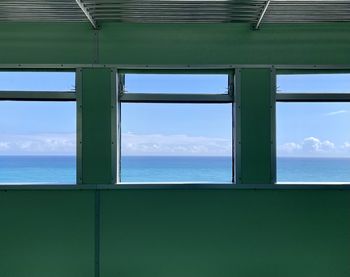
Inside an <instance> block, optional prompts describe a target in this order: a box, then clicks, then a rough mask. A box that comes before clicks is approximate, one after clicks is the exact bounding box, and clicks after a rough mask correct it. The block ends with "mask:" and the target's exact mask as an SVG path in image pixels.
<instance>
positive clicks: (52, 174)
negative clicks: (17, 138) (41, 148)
mask: <svg viewBox="0 0 350 277" xmlns="http://www.w3.org/2000/svg"><path fill="white" fill-rule="evenodd" d="M0 183H1V184H13V183H25V184H27V183H35V184H48V183H50V184H74V183H76V159H75V157H73V156H0Z"/></svg>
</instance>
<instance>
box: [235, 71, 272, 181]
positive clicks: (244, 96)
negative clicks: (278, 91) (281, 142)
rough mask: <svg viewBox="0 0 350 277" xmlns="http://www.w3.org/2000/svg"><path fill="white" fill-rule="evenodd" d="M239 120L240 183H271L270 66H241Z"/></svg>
mask: <svg viewBox="0 0 350 277" xmlns="http://www.w3.org/2000/svg"><path fill="white" fill-rule="evenodd" d="M240 76H241V84H240V87H241V95H240V113H241V116H240V118H241V120H240V122H237V124H240V129H241V137H240V140H239V143H240V145H239V147H241V151H240V152H241V153H240V159H241V170H240V171H241V176H240V183H243V184H269V183H271V180H272V178H271V174H272V164H271V141H272V138H271V127H272V124H271V69H241V70H240Z"/></svg>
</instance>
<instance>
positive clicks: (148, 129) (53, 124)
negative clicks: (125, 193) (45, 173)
mask: <svg viewBox="0 0 350 277" xmlns="http://www.w3.org/2000/svg"><path fill="white" fill-rule="evenodd" d="M43 80H45V81H43ZM126 82H127V86H126V88H127V91H128V92H130V93H132V92H141V93H142V92H148V93H150V92H158V93H159V92H162V91H163V92H166V93H181V92H182V93H184V92H186V93H200V92H203V93H215V92H219V93H224V92H225V91H227V76H224V75H212V76H209V75H207V76H203V75H202V76H201V75H190V76H183V75H175V76H170V75H166V74H165V75H161V77H160V78H159V79H158V82H156V76H155V75H151V76H147V77H145V76H142V75H134V74H132V75H130V76H128V77H127V79H126ZM277 82H278V83H277V87H278V90H279V92H281V93H283V92H305V93H313V92H328V93H333V92H341V93H343V92H347V89H348V88H349V87H350V75H349V74H337V75H327V76H325V75H308V76H307V77H305V76H300V75H288V76H287V75H281V76H279V77H278V78H277ZM0 88H1V90H24V89H26V90H29V91H30V90H48V91H50V90H58V91H67V90H68V91H69V90H72V89H73V88H74V74H73V73H40V74H37V73H16V74H13V73H1V74H0ZM276 108H277V110H276V115H277V121H276V127H277V153H278V156H291V157H349V156H350V131H349V130H350V128H349V122H350V104H347V103H277V107H276ZM75 117H76V108H75V103H72V102H57V103H56V102H11V101H2V102H0V155H21V154H22V155H25V154H28V155H52V154H59V155H73V154H75V148H76V147H75V145H76V141H75V128H76V127H75V126H76V119H75ZM231 120H232V105H230V104H214V105H210V104H123V105H122V153H123V154H124V155H178V156H180V155H194V156H216V155H219V156H229V155H231V152H232V141H231V132H232V128H231Z"/></svg>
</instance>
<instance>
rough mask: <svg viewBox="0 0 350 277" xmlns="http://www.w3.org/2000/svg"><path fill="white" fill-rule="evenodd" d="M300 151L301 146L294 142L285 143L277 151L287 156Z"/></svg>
mask: <svg viewBox="0 0 350 277" xmlns="http://www.w3.org/2000/svg"><path fill="white" fill-rule="evenodd" d="M301 149H302V146H301V145H300V144H298V143H295V142H287V143H285V144H283V145H281V146H280V147H279V151H281V152H284V153H288V154H291V153H294V152H296V151H298V150H301Z"/></svg>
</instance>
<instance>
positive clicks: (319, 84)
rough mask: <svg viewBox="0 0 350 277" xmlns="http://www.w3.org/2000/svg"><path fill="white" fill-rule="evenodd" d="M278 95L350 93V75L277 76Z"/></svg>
mask: <svg viewBox="0 0 350 277" xmlns="http://www.w3.org/2000/svg"><path fill="white" fill-rule="evenodd" d="M277 92H278V93H302V94H305V93H316V94H324V93H350V74H349V73H338V74H334V73H333V74H332V73H317V74H316V73H312V74H292V75H290V74H289V75H284V74H280V75H277Z"/></svg>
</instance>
